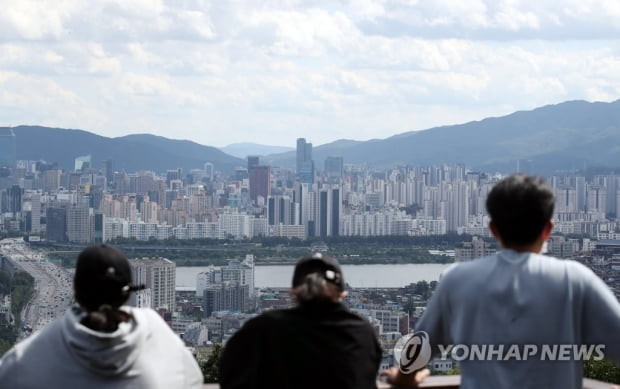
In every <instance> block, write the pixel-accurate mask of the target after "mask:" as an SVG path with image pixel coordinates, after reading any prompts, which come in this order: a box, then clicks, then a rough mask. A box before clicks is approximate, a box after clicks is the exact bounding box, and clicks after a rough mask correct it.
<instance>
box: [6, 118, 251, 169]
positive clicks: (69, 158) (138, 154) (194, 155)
mask: <svg viewBox="0 0 620 389" xmlns="http://www.w3.org/2000/svg"><path fill="white" fill-rule="evenodd" d="M13 132H14V133H15V138H16V149H17V159H26V160H44V161H47V162H57V163H58V165H59V166H60V167H63V168H65V169H73V161H74V159H75V158H76V157H78V156H82V155H88V154H90V155H91V157H92V165H93V167H94V168H100V167H101V166H102V164H103V161H104V160H106V159H108V158H111V159H112V160H113V161H114V169H115V170H118V171H121V170H125V171H127V172H135V171H138V170H153V171H156V172H165V171H166V170H167V169H175V168H183V169H184V171H186V172H188V171H189V170H191V169H197V168H199V169H203V168H204V164H205V163H206V162H212V163H213V164H214V165H215V166H216V168H217V169H219V170H222V171H227V172H230V171H232V170H233V169H234V168H235V167H237V166H243V165H245V164H246V163H245V161H244V160H243V159H240V158H236V157H233V156H231V155H228V154H226V153H224V152H222V151H220V150H219V149H217V148H215V147H211V146H203V145H200V144H198V143H196V142H191V141H188V140H176V139H168V138H164V137H161V136H155V135H150V134H135V135H127V136H123V137H118V138H107V137H104V136H100V135H96V134H93V133H90V132H87V131H82V130H66V129H61V128H49V127H41V126H18V127H13Z"/></svg>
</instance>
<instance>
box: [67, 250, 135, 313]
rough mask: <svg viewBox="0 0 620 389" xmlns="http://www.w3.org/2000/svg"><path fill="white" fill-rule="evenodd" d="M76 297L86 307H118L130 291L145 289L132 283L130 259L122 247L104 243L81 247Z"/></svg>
mask: <svg viewBox="0 0 620 389" xmlns="http://www.w3.org/2000/svg"><path fill="white" fill-rule="evenodd" d="M73 285H74V288H75V299H76V300H77V302H78V303H79V304H80V305H81V306H82V307H83V308H84V309H86V310H87V311H89V312H92V311H96V310H98V309H99V308H100V307H101V306H102V305H110V306H112V307H114V308H118V307H120V306H121V305H123V304H124V303H125V302H126V301H127V300H128V299H129V293H130V292H132V291H135V290H140V289H144V285H140V286H134V285H132V284H131V268H130V266H129V262H128V261H127V258H126V257H125V254H123V252H122V251H120V250H119V249H117V248H115V247H112V246H109V245H106V244H102V245H96V246H90V247H87V248H85V249H84V250H82V252H81V253H80V255H79V256H78V259H77V264H76V266H75V277H74V279H73Z"/></svg>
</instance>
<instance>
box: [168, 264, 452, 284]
mask: <svg viewBox="0 0 620 389" xmlns="http://www.w3.org/2000/svg"><path fill="white" fill-rule="evenodd" d="M448 266H449V265H444V264H434V263H433V264H401V265H343V266H342V272H343V273H344V279H345V281H346V282H347V283H348V284H349V285H351V286H353V287H356V288H398V287H403V286H405V285H408V284H410V283H412V282H418V281H422V280H424V281H429V282H430V281H436V280H437V279H438V278H439V274H441V272H442V271H443V270H444V269H445V268H446V267H448ZM293 268H294V266H293V265H277V266H256V267H255V280H254V282H255V285H256V287H258V288H265V287H275V288H286V287H289V286H290V285H291V279H292V278H293ZM206 269H207V267H204V266H201V267H186V266H180V267H177V276H176V281H177V289H180V290H195V289H196V275H197V274H198V273H200V272H201V271H204V270H206Z"/></svg>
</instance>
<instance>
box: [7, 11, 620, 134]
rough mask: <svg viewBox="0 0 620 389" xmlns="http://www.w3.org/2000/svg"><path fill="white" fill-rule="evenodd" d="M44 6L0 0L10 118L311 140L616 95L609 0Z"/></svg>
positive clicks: (617, 62)
mask: <svg viewBox="0 0 620 389" xmlns="http://www.w3.org/2000/svg"><path fill="white" fill-rule="evenodd" d="M50 4H51V3H45V2H40V1H34V0H20V1H9V0H0V6H1V7H2V9H3V12H2V13H0V52H2V56H0V104H2V106H3V108H2V109H0V114H2V115H3V117H4V118H6V120H8V121H10V122H11V123H12V124H20V123H31V124H33V123H34V124H49V125H53V126H60V127H74V128H84V129H95V130H96V131H97V132H99V133H101V134H103V135H115V136H117V135H122V134H125V133H127V132H145V131H153V132H154V133H157V134H158V135H163V136H169V137H174V138H177V137H182V138H187V139H193V140H196V141H198V142H201V143H204V144H214V145H224V144H229V143H233V142H239V141H255V142H263V143H271V144H283V145H292V144H294V142H295V139H296V138H297V137H304V136H305V137H306V138H308V139H309V140H310V141H312V142H314V143H315V144H321V143H325V142H328V141H330V140H334V139H337V138H352V139H369V138H385V137H387V136H389V135H392V134H395V133H398V132H404V131H408V130H418V129H424V128H427V127H432V126H436V125H443V124H453V123H459V122H465V121H469V120H474V119H482V118H484V117H486V116H496V115H501V114H506V113H510V112H511V111H512V110H517V109H529V108H535V107H537V106H540V105H545V104H550V103H557V102H560V101H564V100H573V99H589V100H603V101H609V100H614V99H617V98H618V97H620V87H619V85H620V74H619V73H618V71H617V69H619V68H620V39H619V38H618V37H619V36H620V3H618V2H617V1H615V0H580V1H577V0H566V1H563V2H561V3H558V2H554V1H551V0H538V1H533V0H521V1H514V0H467V1H461V2H455V1H452V0H435V1H421V0H342V1H338V2H334V1H331V0H329V1H328V0H318V1H313V2H308V1H302V0H266V1H260V2H257V1H251V0H238V1H216V0H196V1H193V2H184V1H180V0H175V1H163V0H134V1H121V0H102V1H96V2H82V1H78V0H58V1H55V2H54V4H53V6H51V5H50ZM33 121H34V122H33ZM35 122H36V123H35Z"/></svg>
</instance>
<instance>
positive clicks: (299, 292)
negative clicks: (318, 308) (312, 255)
mask: <svg viewBox="0 0 620 389" xmlns="http://www.w3.org/2000/svg"><path fill="white" fill-rule="evenodd" d="M327 288H328V286H327V281H326V280H325V278H324V277H323V276H322V275H321V274H319V273H311V274H308V275H307V276H306V277H305V278H304V281H303V283H302V284H301V285H299V286H298V287H297V288H296V289H295V297H296V298H297V301H298V302H299V304H304V303H308V302H311V301H317V300H326V301H327V300H330V297H329V290H328V289H327Z"/></svg>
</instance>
